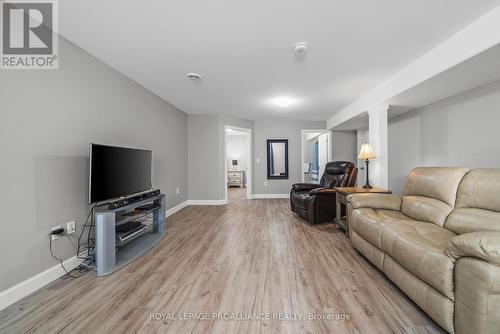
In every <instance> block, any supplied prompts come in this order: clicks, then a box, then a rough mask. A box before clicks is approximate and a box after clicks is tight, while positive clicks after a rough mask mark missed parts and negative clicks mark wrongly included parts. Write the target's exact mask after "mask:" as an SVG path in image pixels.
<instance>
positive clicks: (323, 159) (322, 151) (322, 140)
mask: <svg viewBox="0 0 500 334" xmlns="http://www.w3.org/2000/svg"><path fill="white" fill-rule="evenodd" d="M328 137H329V136H328V133H323V134H322V135H320V136H319V137H318V162H319V174H318V176H319V179H320V180H321V176H323V172H324V171H325V165H326V163H327V162H328V159H329V158H330V157H329V154H328V153H329V152H328V151H329V150H328Z"/></svg>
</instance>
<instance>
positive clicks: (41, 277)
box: [0, 251, 86, 311]
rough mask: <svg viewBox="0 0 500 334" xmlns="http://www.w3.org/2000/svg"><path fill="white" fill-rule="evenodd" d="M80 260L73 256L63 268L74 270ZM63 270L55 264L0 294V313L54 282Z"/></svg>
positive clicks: (62, 273) (83, 254)
mask: <svg viewBox="0 0 500 334" xmlns="http://www.w3.org/2000/svg"><path fill="white" fill-rule="evenodd" d="M85 255H86V251H85V252H84V253H82V254H81V256H85ZM82 261H83V260H82V259H79V258H78V257H76V256H73V257H72V258H69V259H67V260H66V261H64V262H63V263H64V267H65V268H66V269H67V270H68V271H70V270H73V269H75V268H76V267H78V266H79V265H80V263H82ZM64 274H65V272H64V269H63V268H62V267H61V265H60V264H56V265H55V266H53V267H51V268H49V269H47V270H45V271H43V272H41V273H39V274H37V275H35V276H33V277H30V278H28V279H27V280H25V281H23V282H21V283H19V284H17V285H14V286H13V287H11V288H9V289H7V290H5V291H2V292H0V311H1V310H3V309H4V308H6V307H7V306H9V305H12V304H14V303H15V302H17V301H18V300H20V299H22V298H24V297H26V296H28V295H29V294H32V293H33V292H35V291H36V290H38V289H40V288H43V287H44V286H45V285H47V284H49V283H50V282H53V281H55V280H56V279H58V278H59V277H61V276H62V275H64Z"/></svg>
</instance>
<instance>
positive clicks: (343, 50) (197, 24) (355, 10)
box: [59, 0, 500, 120]
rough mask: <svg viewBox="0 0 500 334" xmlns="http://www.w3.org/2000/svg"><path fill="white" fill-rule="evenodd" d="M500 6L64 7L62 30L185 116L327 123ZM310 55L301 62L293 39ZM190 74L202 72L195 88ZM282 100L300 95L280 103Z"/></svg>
mask: <svg viewBox="0 0 500 334" xmlns="http://www.w3.org/2000/svg"><path fill="white" fill-rule="evenodd" d="M497 5H500V0H481V1H471V0H433V1H408V0H407V1H402V0H364V1H361V0H358V1H347V0H343V1H341V0H324V1H315V0H310V1H298V0H273V1H269V0H267V1H264V0H253V1H245V2H243V1H235V0H218V1H200V0H196V1H195V0H182V1H181V0H171V1H153V0H142V1H123V0H106V1H103V0H85V1H82V0H64V1H60V2H59V11H60V14H59V17H60V22H59V27H60V34H61V35H62V36H63V37H65V38H67V39H68V40H70V41H72V42H73V43H75V44H76V45H78V46H80V47H81V48H83V49H85V50H86V51H88V52H90V53H91V54H93V55H94V56H96V57H98V58H100V59H101V60H103V61H104V62H106V63H108V64H109V65H111V66H112V67H114V68H116V69H117V70H119V71H121V72H122V73H124V74H125V75H127V76H129V77H130V78H132V79H133V80H135V81H137V82H139V83H140V84H142V85H143V86H144V87H146V88H148V89H149V90H151V91H153V92H154V93H156V94H157V95H159V96H161V97H162V98H164V99H165V100H167V101H169V102H171V103H172V104H174V105H176V106H177V107H179V108H180V109H182V110H183V111H185V112H187V113H193V114H209V113H210V114H229V115H233V116H239V117H243V118H247V119H252V120H259V119H269V118H279V117H286V118H290V119H297V120H326V119H327V118H329V117H331V116H332V115H333V114H335V112H337V111H339V109H341V108H342V107H343V106H345V105H347V104H349V103H350V102H352V101H354V100H355V99H357V98H359V97H360V96H362V95H363V94H364V93H365V92H366V91H367V90H369V89H370V88H372V87H374V86H375V85H376V84H377V83H379V82H380V81H382V80H385V79H387V78H388V77H389V76H391V75H393V74H395V73H396V72H398V71H399V70H401V69H402V68H403V67H405V66H407V65H409V64H410V63H411V62H413V61H414V60H415V59H417V58H418V57H420V56H422V55H423V54H424V53H426V52H427V51H429V50H430V49H432V48H434V47H435V46H437V45H438V44H440V43H441V42H443V41H444V40H446V39H447V38H449V37H451V36H452V35H453V34H455V33H456V32H458V31H459V30H460V29H462V28H464V27H465V26H467V25H468V24H470V23H472V22H473V21H474V20H476V19H477V18H479V17H480V16H482V15H484V14H485V13H486V12H488V11H489V10H491V9H493V8H494V7H496V6H497ZM297 41H307V42H308V43H309V45H310V51H309V53H308V54H307V56H306V58H305V59H303V60H302V61H301V60H297V59H296V58H295V57H294V54H293V44H294V43H295V42H297ZM188 72H197V73H200V74H201V75H202V78H203V79H202V82H201V83H199V84H197V83H193V82H191V81H189V80H188V79H187V78H186V74H187V73H188ZM277 96H290V97H292V98H294V99H297V100H298V101H299V102H297V104H296V105H293V106H291V107H289V108H280V107H276V106H272V105H270V104H269V103H268V102H269V100H270V99H273V98H275V97H277Z"/></svg>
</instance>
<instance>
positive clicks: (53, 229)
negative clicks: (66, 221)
mask: <svg viewBox="0 0 500 334" xmlns="http://www.w3.org/2000/svg"><path fill="white" fill-rule="evenodd" d="M60 228H62V226H61V225H57V226H54V227H52V228H51V229H50V232H52V231H55V230H58V229H60ZM50 237H51V238H52V241H54V240H56V239H57V238H59V237H62V235H55V234H51V235H50Z"/></svg>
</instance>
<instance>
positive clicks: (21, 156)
mask: <svg viewBox="0 0 500 334" xmlns="http://www.w3.org/2000/svg"><path fill="white" fill-rule="evenodd" d="M59 47H60V69H59V70H53V71H45V70H24V71H22V70H20V71H14V70H10V71H1V73H0V101H1V109H0V113H1V120H0V157H1V164H0V169H1V172H0V185H1V191H0V205H1V211H2V218H1V220H2V223H1V226H2V232H1V233H0V263H1V266H0V277H1V279H0V291H2V290H4V289H6V288H9V287H11V286H13V285H15V284H17V283H19V282H21V281H23V280H25V279H27V278H29V277H31V276H33V275H35V274H38V273H40V272H42V271H44V270H46V269H48V268H50V267H52V266H54V265H56V264H57V262H55V261H54V260H53V259H52V258H51V257H50V252H49V239H48V233H49V229H50V227H52V226H55V225H60V224H61V225H62V224H64V223H65V222H67V221H70V220H76V221H77V233H76V234H75V236H78V232H79V231H80V228H81V225H82V224H83V220H84V218H85V216H86V214H87V212H88V210H89V206H88V205H87V198H88V197H87V193H88V187H87V185H88V176H87V173H88V149H89V147H88V145H89V143H90V142H96V143H105V144H112V145H122V146H132V147H139V148H147V149H151V150H153V155H154V161H153V184H154V186H155V187H158V188H161V189H162V191H164V192H166V194H167V206H168V207H169V208H170V207H173V206H175V205H177V204H179V203H181V202H183V201H185V200H186V199H187V154H186V150H187V136H186V128H187V116H186V114H185V113H183V112H181V111H179V110H178V109H176V108H175V107H173V106H172V105H170V104H168V103H166V102H165V101H164V100H162V99H160V98H159V97H157V96H155V95H153V94H152V93H150V92H149V91H147V90H146V89H144V88H143V87H141V86H140V85H138V84H137V83H134V82H133V81H131V80H129V79H128V78H126V77H125V76H123V75H122V74H120V73H118V72H117V71H115V70H113V69H112V68H110V67H109V66H107V65H105V64H104V63H102V62H101V61H99V60H97V59H95V58H94V57H92V56H90V55H89V54H87V53H85V52H84V51H82V50H81V49H79V48H77V47H76V46H74V45H72V44H70V43H68V42H67V41H65V40H61V41H60V43H59ZM177 187H178V188H179V189H180V195H179V196H178V195H176V191H175V190H176V188H177ZM54 250H55V253H56V254H57V256H59V257H62V258H64V259H67V258H69V257H71V256H74V255H75V250H74V248H73V247H72V245H71V243H70V240H68V239H67V238H60V239H58V240H56V241H55V242H54Z"/></svg>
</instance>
